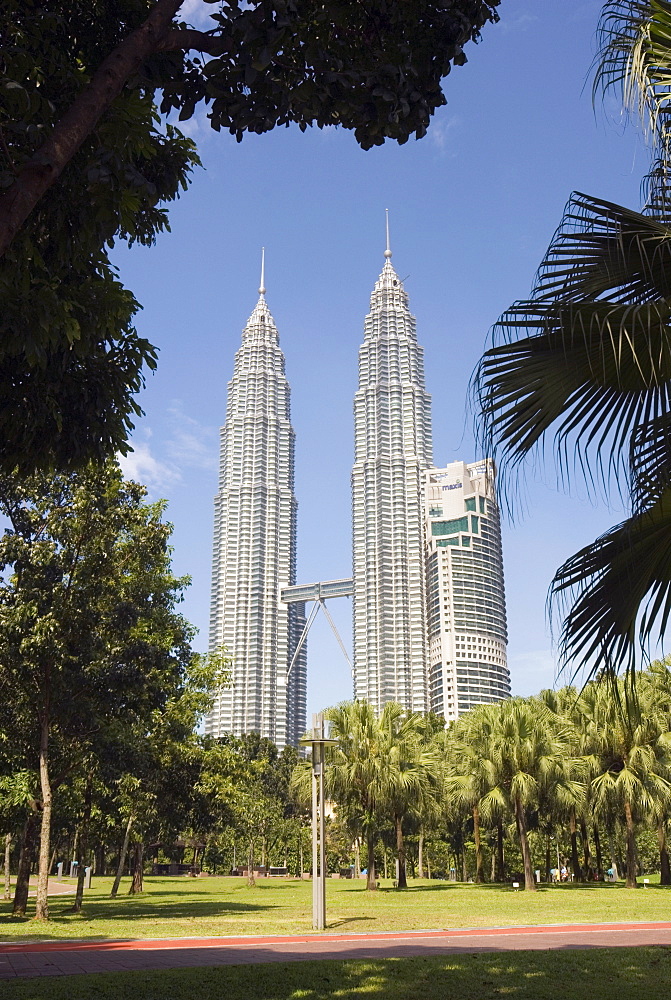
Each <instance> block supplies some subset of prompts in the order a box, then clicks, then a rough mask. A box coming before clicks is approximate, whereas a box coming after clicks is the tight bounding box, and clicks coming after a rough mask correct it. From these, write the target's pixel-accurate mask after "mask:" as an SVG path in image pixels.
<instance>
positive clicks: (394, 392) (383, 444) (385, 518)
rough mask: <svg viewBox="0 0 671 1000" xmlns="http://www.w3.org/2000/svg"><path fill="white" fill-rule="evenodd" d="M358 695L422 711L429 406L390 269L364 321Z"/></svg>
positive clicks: (357, 502) (357, 484) (356, 492)
mask: <svg viewBox="0 0 671 1000" xmlns="http://www.w3.org/2000/svg"><path fill="white" fill-rule="evenodd" d="M354 438H355V446H354V467H353V470H352V531H353V578H354V696H355V698H357V699H366V700H367V701H369V702H370V703H371V704H372V705H373V706H374V708H375V710H376V711H377V712H380V711H381V710H382V708H383V707H384V705H385V704H386V703H387V702H389V701H398V702H400V703H401V704H402V705H403V706H404V707H405V708H406V709H408V710H409V711H420V712H422V711H426V709H427V708H428V701H427V690H428V688H427V680H428V662H427V654H428V643H427V631H426V588H425V559H424V524H423V520H424V518H423V495H424V475H425V470H426V469H427V468H429V467H430V466H431V465H432V445H431V401H430V397H429V395H428V393H427V392H426V390H425V388H424V357H423V351H422V348H421V347H420V346H419V344H418V343H417V334H416V331H415V319H414V317H413V316H412V315H411V314H410V310H409V307H408V296H407V294H406V292H405V290H404V288H403V284H402V282H401V280H400V279H399V277H398V275H397V273H396V271H395V270H394V268H393V266H392V263H391V250H390V249H389V238H388V237H387V249H386V251H385V263H384V267H383V268H382V273H381V274H380V276H379V278H378V280H377V282H376V283H375V287H374V289H373V293H372V295H371V301H370V312H369V313H368V315H367V316H366V319H365V327H364V342H363V344H362V346H361V349H360V351H359V387H358V389H357V392H356V395H355V397H354Z"/></svg>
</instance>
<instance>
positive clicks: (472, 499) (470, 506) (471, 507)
mask: <svg viewBox="0 0 671 1000" xmlns="http://www.w3.org/2000/svg"><path fill="white" fill-rule="evenodd" d="M466 510H475V497H469V498H468V500H467V501H466Z"/></svg>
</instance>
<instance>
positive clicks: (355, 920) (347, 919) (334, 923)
mask: <svg viewBox="0 0 671 1000" xmlns="http://www.w3.org/2000/svg"><path fill="white" fill-rule="evenodd" d="M366 920H375V917H343V918H342V919H341V920H329V922H328V928H327V930H329V931H330V930H333V928H334V927H344V926H345V924H355V923H360V922H361V921H364V922H365V921H366Z"/></svg>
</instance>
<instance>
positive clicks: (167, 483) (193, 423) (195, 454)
mask: <svg viewBox="0 0 671 1000" xmlns="http://www.w3.org/2000/svg"><path fill="white" fill-rule="evenodd" d="M131 445H132V448H133V450H132V451H131V452H130V453H129V454H128V455H126V456H125V457H123V458H122V457H121V456H119V465H120V466H121V471H122V472H123V474H124V476H125V477H126V479H133V480H135V482H138V483H143V484H144V485H145V486H146V487H147V488H148V489H149V490H150V492H151V493H154V494H155V493H157V492H161V491H166V490H170V489H172V488H174V487H176V486H181V485H182V484H183V483H184V482H185V475H184V473H185V472H187V471H188V470H189V469H199V470H203V471H206V472H213V471H215V470H216V468H217V460H218V437H217V429H216V428H214V427H206V426H204V425H203V424H201V423H199V421H198V420H195V419H194V418H193V417H190V416H188V414H186V413H184V410H183V408H182V403H181V401H180V400H173V402H172V405H171V406H170V408H169V409H168V411H167V426H166V428H165V432H164V434H163V435H162V437H161V441H160V442H159V441H158V440H154V434H153V432H152V430H151V428H144V429H143V430H142V431H141V433H140V435H139V436H138V437H137V438H134V439H132V440H131Z"/></svg>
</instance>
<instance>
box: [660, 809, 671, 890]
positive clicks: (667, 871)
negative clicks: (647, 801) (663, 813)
mask: <svg viewBox="0 0 671 1000" xmlns="http://www.w3.org/2000/svg"><path fill="white" fill-rule="evenodd" d="M657 842H658V844H659V871H660V876H659V884H660V885H671V865H670V864H669V850H668V847H667V846H666V817H664V818H663V819H661V820H660V821H659V823H658V824H657Z"/></svg>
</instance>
